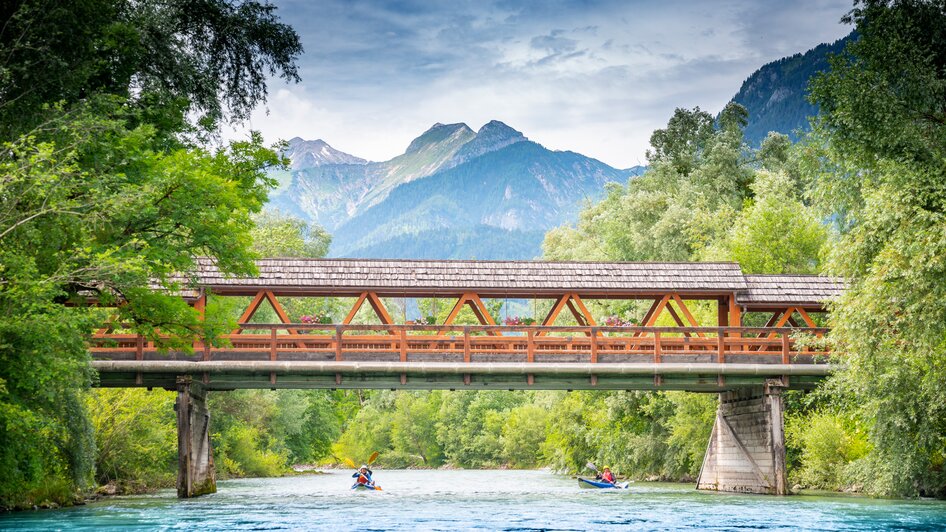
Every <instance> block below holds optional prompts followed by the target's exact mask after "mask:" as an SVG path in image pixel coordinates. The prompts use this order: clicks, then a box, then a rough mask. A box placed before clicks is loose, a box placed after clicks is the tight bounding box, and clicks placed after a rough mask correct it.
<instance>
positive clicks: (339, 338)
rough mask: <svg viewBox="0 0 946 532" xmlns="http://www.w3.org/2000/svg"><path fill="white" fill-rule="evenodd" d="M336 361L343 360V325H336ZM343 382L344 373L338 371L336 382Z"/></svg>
mask: <svg viewBox="0 0 946 532" xmlns="http://www.w3.org/2000/svg"><path fill="white" fill-rule="evenodd" d="M335 361H336V362H341V361H342V326H341V325H336V326H335ZM341 383H342V374H341V373H336V374H335V384H341Z"/></svg>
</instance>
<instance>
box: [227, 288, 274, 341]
mask: <svg viewBox="0 0 946 532" xmlns="http://www.w3.org/2000/svg"><path fill="white" fill-rule="evenodd" d="M264 299H266V290H260V291H259V292H257V293H256V296H255V297H254V298H253V300H252V301H250V305H249V306H248V307H246V310H244V311H243V314H242V315H240V318H239V319H238V320H237V323H246V322H248V321H249V320H250V318H252V317H253V314H256V309H258V308H259V306H260V303H262V302H263V300H264ZM242 332H243V329H242V328H240V327H237V328H236V329H234V330H233V334H240V333H242Z"/></svg>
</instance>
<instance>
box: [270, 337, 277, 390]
mask: <svg viewBox="0 0 946 532" xmlns="http://www.w3.org/2000/svg"><path fill="white" fill-rule="evenodd" d="M269 359H270V360H271V361H273V362H275V361H276V327H273V328H271V329H270V330H269ZM269 384H270V385H271V386H275V385H276V372H275V371H270V372H269ZM273 389H275V388H273Z"/></svg>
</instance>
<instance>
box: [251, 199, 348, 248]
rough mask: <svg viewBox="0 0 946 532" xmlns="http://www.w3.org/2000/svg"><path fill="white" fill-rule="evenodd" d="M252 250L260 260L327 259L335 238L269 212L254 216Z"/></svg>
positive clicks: (301, 221) (317, 229)
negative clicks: (288, 258) (289, 258)
mask: <svg viewBox="0 0 946 532" xmlns="http://www.w3.org/2000/svg"><path fill="white" fill-rule="evenodd" d="M253 222H254V227H253V232H252V235H253V251H255V252H256V253H257V254H259V256H261V257H314V258H319V257H324V256H325V255H327V254H328V247H329V245H330V244H331V243H332V235H330V234H329V233H328V231H326V230H325V229H324V228H323V227H321V226H320V225H318V224H309V223H307V222H306V221H305V220H302V219H300V218H296V217H294V216H290V215H288V214H284V213H282V212H280V211H278V210H271V209H267V210H264V211H263V212H261V213H259V214H257V215H256V216H254V217H253Z"/></svg>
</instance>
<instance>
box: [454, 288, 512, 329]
mask: <svg viewBox="0 0 946 532" xmlns="http://www.w3.org/2000/svg"><path fill="white" fill-rule="evenodd" d="M463 305H469V306H470V310H472V311H473V315H474V316H476V319H477V320H479V322H480V325H496V322H495V321H493V317H492V316H490V315H489V311H487V310H486V305H484V304H483V300H482V299H480V296H479V295H477V294H476V293H475V292H466V293H464V294H463V295H461V296H460V298H459V299H457V303H456V304H455V305H454V306H453V309H452V310H451V311H450V315H449V316H447V319H446V320H444V322H443V324H444V325H450V324H452V323H453V322H454V320H456V319H457V316H459V315H460V311H461V310H463ZM489 334H490V335H491V336H502V334H501V333H499V332H496V331H490V332H489Z"/></svg>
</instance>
